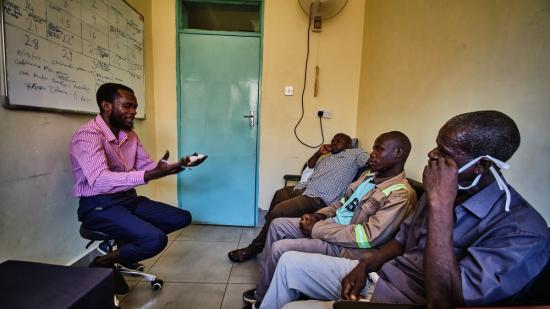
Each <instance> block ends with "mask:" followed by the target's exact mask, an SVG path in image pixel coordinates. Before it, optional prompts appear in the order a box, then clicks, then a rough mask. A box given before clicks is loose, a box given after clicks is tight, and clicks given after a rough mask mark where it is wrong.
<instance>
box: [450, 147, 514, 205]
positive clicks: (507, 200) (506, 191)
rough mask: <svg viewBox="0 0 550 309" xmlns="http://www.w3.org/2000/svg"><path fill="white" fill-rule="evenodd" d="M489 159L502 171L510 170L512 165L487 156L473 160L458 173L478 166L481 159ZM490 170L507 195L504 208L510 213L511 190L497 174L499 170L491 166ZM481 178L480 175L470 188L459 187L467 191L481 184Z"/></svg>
mask: <svg viewBox="0 0 550 309" xmlns="http://www.w3.org/2000/svg"><path fill="white" fill-rule="evenodd" d="M483 158H485V159H488V160H490V161H492V162H493V163H494V164H495V165H496V166H498V167H499V168H500V169H505V170H507V169H509V168H510V165H509V164H507V163H504V162H502V161H500V160H499V159H496V158H493V157H491V156H490V155H485V156H480V157H477V158H475V159H473V160H472V161H470V162H469V163H467V164H466V165H464V166H463V167H461V168H460V169H459V170H458V173H459V174H460V173H462V172H463V171H465V170H467V169H468V168H469V167H470V166H472V165H474V164H476V163H477V162H478V161H479V160H481V159H483ZM489 170H490V171H491V173H492V174H493V176H494V177H495V180H496V182H497V184H498V187H499V189H500V190H501V191H504V192H505V193H506V204H505V206H504V210H505V211H510V200H511V194H510V189H508V186H507V185H506V183H505V182H504V180H503V179H502V177H500V175H499V173H498V172H497V170H496V169H495V168H494V167H493V166H492V165H491V167H490V168H489ZM480 178H481V175H478V176H477V177H476V178H475V179H474V181H473V182H472V184H471V185H469V186H468V187H462V186H460V185H458V187H459V189H461V190H465V189H469V188H471V187H473V186H475V185H477V183H478V182H479V179H480Z"/></svg>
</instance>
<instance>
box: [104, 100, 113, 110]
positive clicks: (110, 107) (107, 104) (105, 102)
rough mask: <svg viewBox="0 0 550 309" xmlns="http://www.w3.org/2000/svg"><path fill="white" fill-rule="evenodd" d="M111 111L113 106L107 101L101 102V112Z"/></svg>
mask: <svg viewBox="0 0 550 309" xmlns="http://www.w3.org/2000/svg"><path fill="white" fill-rule="evenodd" d="M112 109H113V104H112V103H111V102H107V101H101V110H102V111H104V112H110V111H111V110H112Z"/></svg>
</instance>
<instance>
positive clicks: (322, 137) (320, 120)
mask: <svg viewBox="0 0 550 309" xmlns="http://www.w3.org/2000/svg"><path fill="white" fill-rule="evenodd" d="M309 15H310V17H309V23H308V25H307V52H306V68H305V70H304V87H303V88H302V115H301V116H300V119H299V120H298V122H297V123H296V125H295V126H294V136H296V139H297V140H298V141H299V142H300V143H301V144H302V145H304V146H306V147H309V148H318V147H320V146H321V145H323V143H324V142H325V135H324V133H323V118H322V117H321V116H319V127H320V128H321V143H320V144H319V145H316V146H311V145H308V144H306V143H305V142H303V141H302V140H301V139H300V137H299V136H298V133H297V132H296V130H297V129H298V126H299V125H300V122H302V119H303V118H304V93H305V92H306V85H307V64H308V61H309V35H310V32H311V31H310V30H311V22H312V19H313V18H312V17H311V15H312V14H311V10H310V14H309Z"/></svg>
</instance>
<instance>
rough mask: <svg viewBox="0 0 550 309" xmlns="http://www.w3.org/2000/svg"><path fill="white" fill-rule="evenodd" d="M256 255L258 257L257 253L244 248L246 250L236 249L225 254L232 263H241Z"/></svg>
mask: <svg viewBox="0 0 550 309" xmlns="http://www.w3.org/2000/svg"><path fill="white" fill-rule="evenodd" d="M256 255H258V253H256V251H255V250H253V249H252V248H250V247H246V248H242V249H237V250H233V251H231V252H229V253H228V254H227V257H229V259H230V260H231V261H233V262H236V263H242V262H246V261H248V260H250V259H251V258H253V257H255V256H256Z"/></svg>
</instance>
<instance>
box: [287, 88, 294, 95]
mask: <svg viewBox="0 0 550 309" xmlns="http://www.w3.org/2000/svg"><path fill="white" fill-rule="evenodd" d="M285 95H286V96H291V95H294V87H292V86H285Z"/></svg>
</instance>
